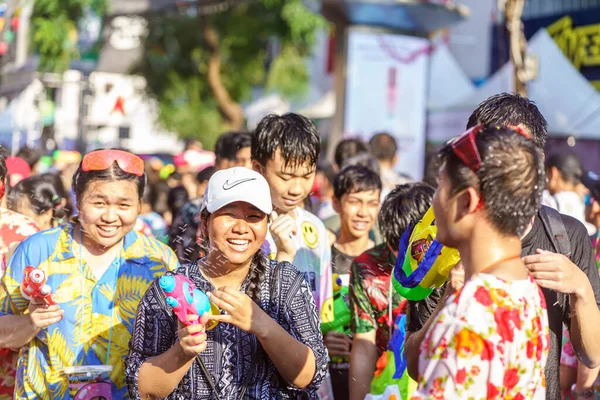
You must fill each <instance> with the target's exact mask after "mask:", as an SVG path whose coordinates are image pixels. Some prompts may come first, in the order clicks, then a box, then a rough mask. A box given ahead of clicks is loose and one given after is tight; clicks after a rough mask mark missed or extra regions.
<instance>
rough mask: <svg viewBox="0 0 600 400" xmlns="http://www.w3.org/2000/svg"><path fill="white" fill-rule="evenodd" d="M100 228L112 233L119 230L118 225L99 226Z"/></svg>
mask: <svg viewBox="0 0 600 400" xmlns="http://www.w3.org/2000/svg"><path fill="white" fill-rule="evenodd" d="M98 228H100V229H101V230H103V231H104V232H106V233H112V232H115V231H116V230H117V227H116V226H99V227H98Z"/></svg>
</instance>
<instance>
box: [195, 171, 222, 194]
mask: <svg viewBox="0 0 600 400" xmlns="http://www.w3.org/2000/svg"><path fill="white" fill-rule="evenodd" d="M216 171H217V168H216V167H214V166H212V167H206V168H204V169H203V170H202V171H200V172H198V175H196V180H197V181H198V193H197V195H196V198H202V197H204V192H205V191H206V187H207V186H208V181H209V180H210V177H211V176H213V174H214V173H215V172H216Z"/></svg>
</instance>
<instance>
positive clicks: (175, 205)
mask: <svg viewBox="0 0 600 400" xmlns="http://www.w3.org/2000/svg"><path fill="white" fill-rule="evenodd" d="M189 199H190V195H189V193H188V191H187V189H186V188H185V187H183V186H176V187H174V188H172V189H170V190H169V193H168V194H167V207H168V208H169V211H170V212H171V214H172V215H173V218H175V217H176V216H177V215H178V214H179V210H180V209H181V207H183V205H184V204H185V203H187V201H188V200H189Z"/></svg>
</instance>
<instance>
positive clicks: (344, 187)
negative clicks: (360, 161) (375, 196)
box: [333, 165, 381, 200]
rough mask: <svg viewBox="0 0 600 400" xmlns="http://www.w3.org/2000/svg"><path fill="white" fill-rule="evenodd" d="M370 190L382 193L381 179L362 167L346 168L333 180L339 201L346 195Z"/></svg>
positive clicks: (335, 193)
mask: <svg viewBox="0 0 600 400" xmlns="http://www.w3.org/2000/svg"><path fill="white" fill-rule="evenodd" d="M370 190H379V192H380V193H381V178H380V177H379V175H377V174H376V173H375V172H373V171H371V169H369V168H366V167H364V166H362V165H352V166H350V167H347V168H344V169H343V170H342V171H341V172H340V173H338V174H337V175H336V176H335V179H334V180H333V192H334V196H335V197H336V199H338V200H341V199H342V196H343V195H345V194H350V193H358V192H368V191H370Z"/></svg>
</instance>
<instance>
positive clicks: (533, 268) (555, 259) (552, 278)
mask: <svg viewBox="0 0 600 400" xmlns="http://www.w3.org/2000/svg"><path fill="white" fill-rule="evenodd" d="M523 262H524V263H525V266H526V267H527V269H529V272H531V275H533V278H534V279H535V281H536V282H537V284H538V285H540V286H541V287H544V288H548V289H552V290H556V291H557V292H560V293H565V294H572V293H574V294H577V293H578V292H579V291H581V290H582V289H584V288H585V281H584V280H583V278H586V277H585V275H584V274H583V271H581V270H580V269H579V268H578V267H577V266H576V265H575V264H573V263H572V262H571V260H569V258H568V257H566V256H564V255H562V254H558V253H553V252H551V251H546V250H540V249H538V250H537V254H534V255H531V256H526V257H524V258H523ZM586 280H587V279H586Z"/></svg>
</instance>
